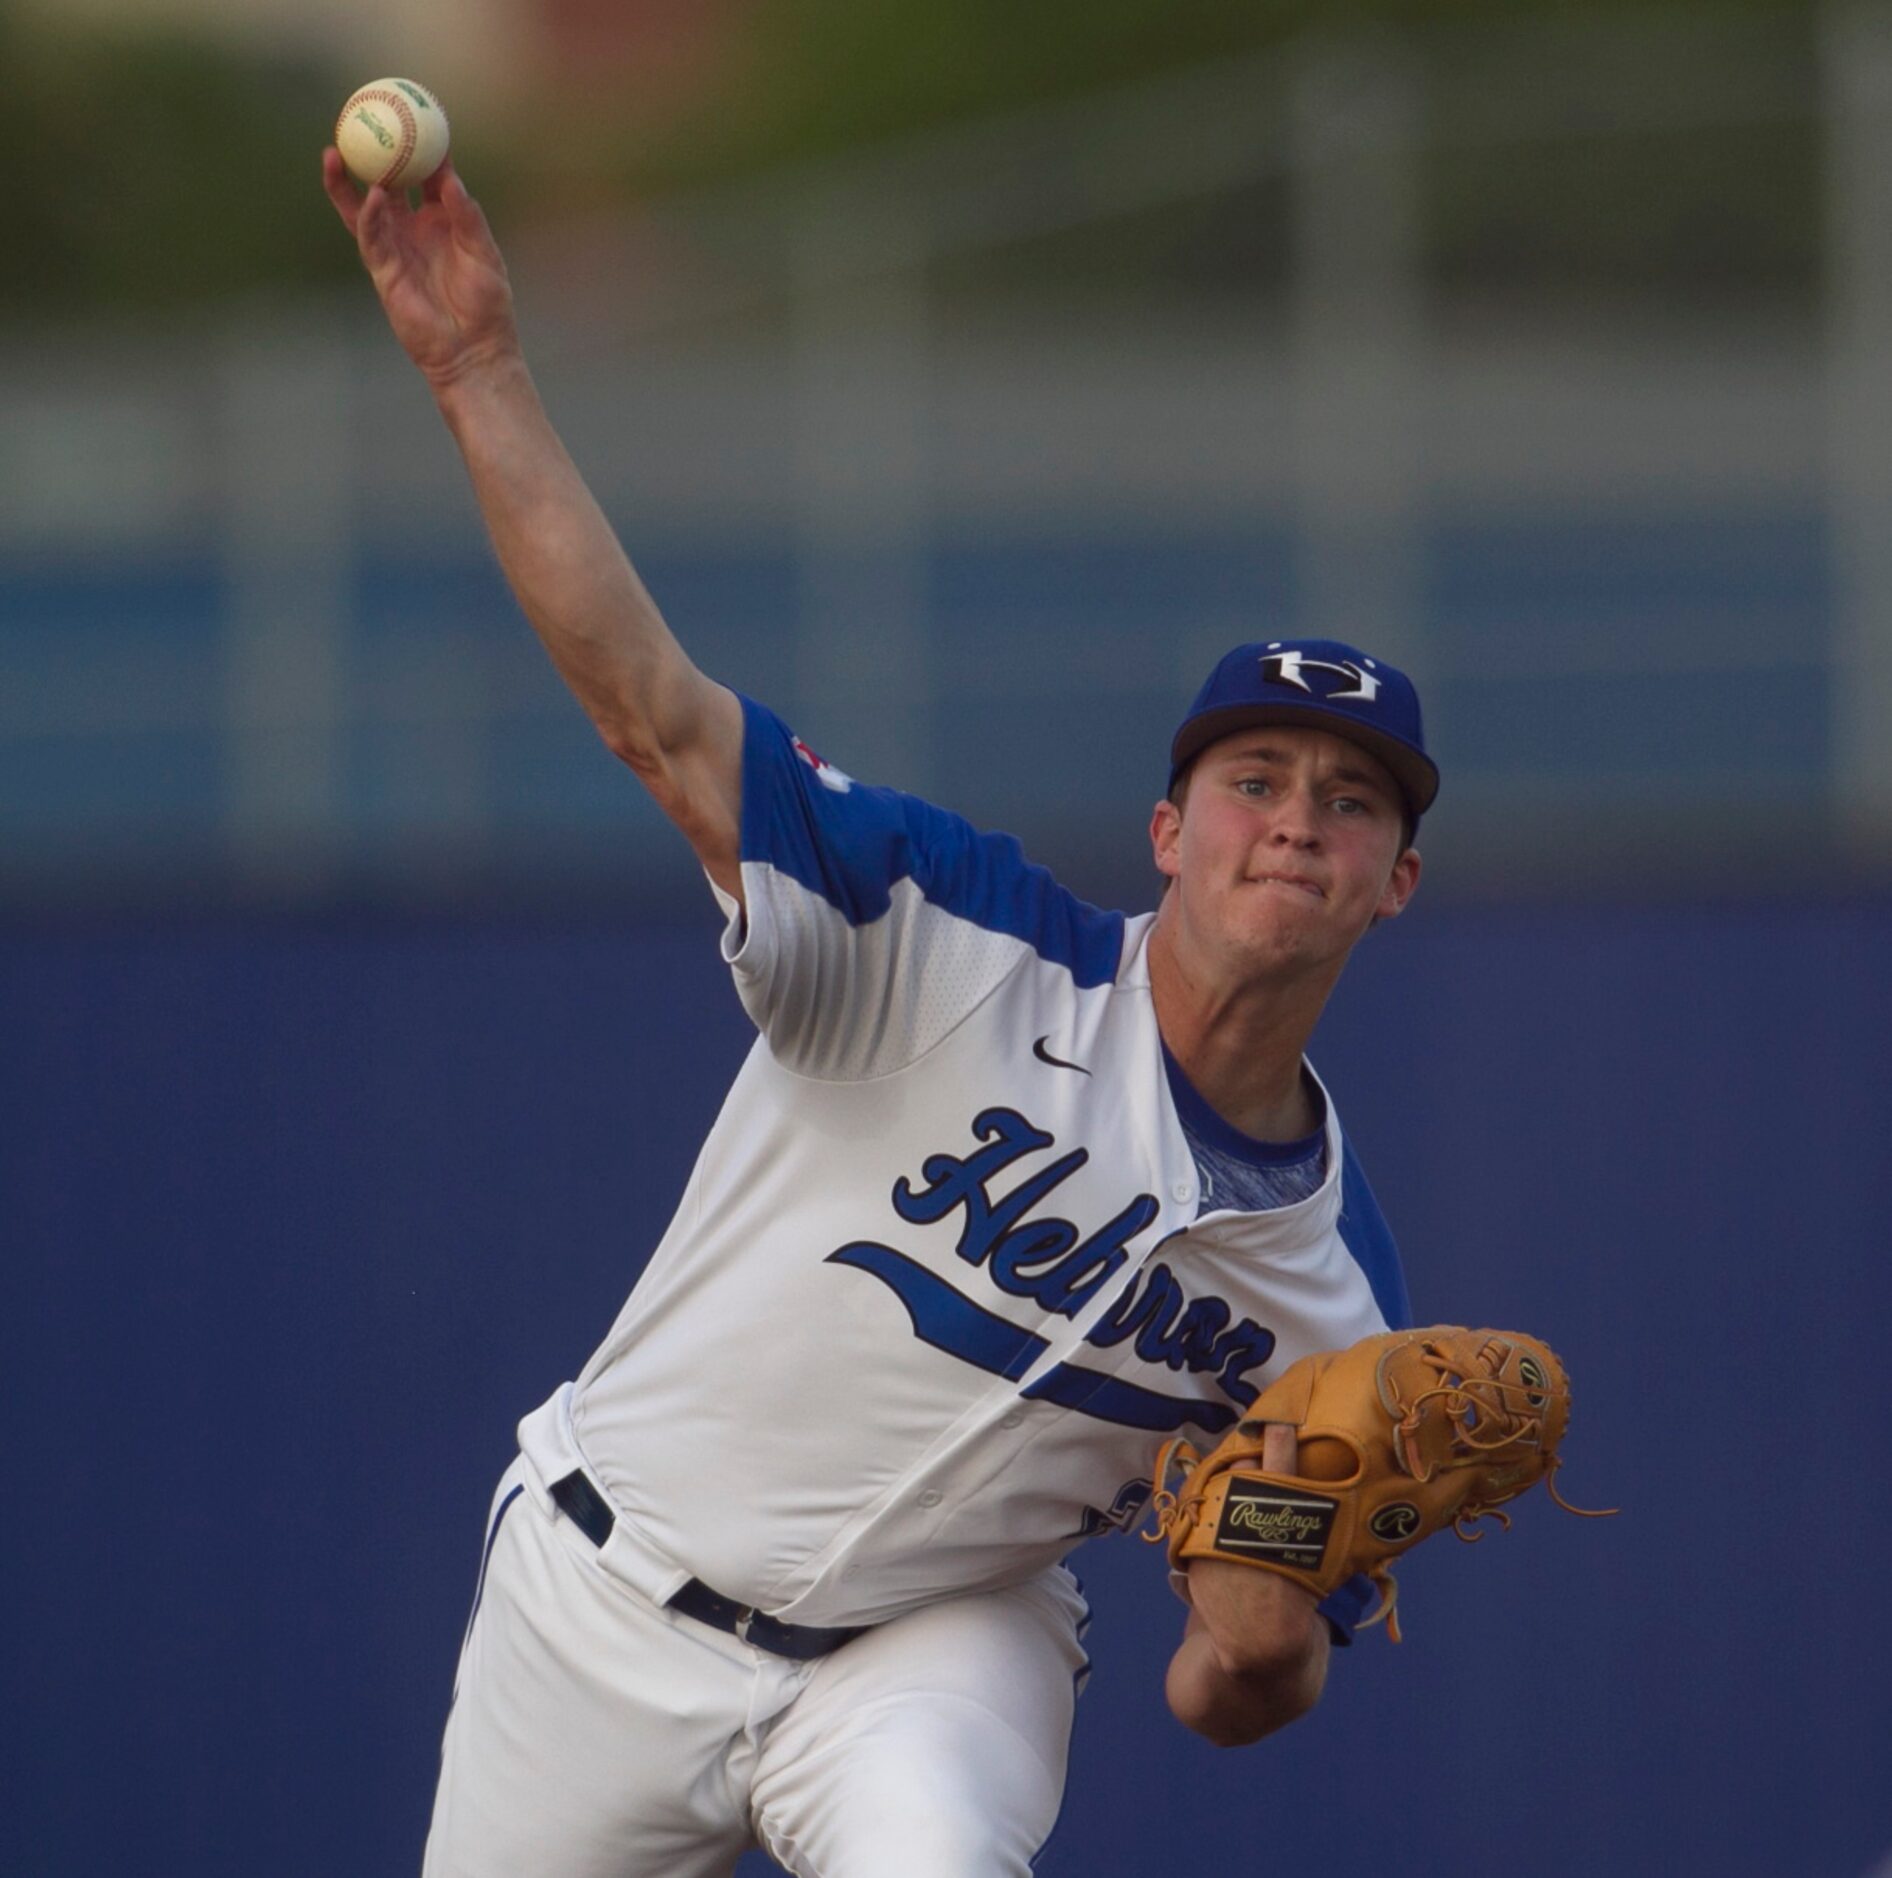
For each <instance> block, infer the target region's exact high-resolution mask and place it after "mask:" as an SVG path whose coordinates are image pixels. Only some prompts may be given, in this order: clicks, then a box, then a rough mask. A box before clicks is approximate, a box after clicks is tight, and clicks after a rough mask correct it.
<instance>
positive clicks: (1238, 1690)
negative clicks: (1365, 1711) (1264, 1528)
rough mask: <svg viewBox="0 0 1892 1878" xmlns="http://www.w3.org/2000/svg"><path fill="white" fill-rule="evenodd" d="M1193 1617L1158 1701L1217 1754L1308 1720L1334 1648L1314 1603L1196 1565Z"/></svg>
mask: <svg viewBox="0 0 1892 1878" xmlns="http://www.w3.org/2000/svg"><path fill="white" fill-rule="evenodd" d="M1189 1594H1190V1599H1191V1609H1190V1612H1189V1622H1188V1625H1187V1627H1186V1628H1185V1630H1184V1632H1183V1640H1182V1643H1181V1645H1180V1647H1179V1648H1178V1649H1177V1651H1176V1654H1175V1655H1174V1656H1173V1657H1172V1658H1171V1659H1170V1664H1169V1673H1168V1675H1167V1677H1166V1678H1165V1681H1164V1694H1165V1695H1166V1697H1167V1698H1168V1701H1169V1706H1170V1712H1171V1713H1172V1714H1173V1715H1174V1716H1175V1717H1176V1719H1177V1720H1178V1721H1180V1722H1181V1723H1182V1724H1183V1725H1184V1726H1185V1727H1187V1728H1192V1729H1194V1730H1195V1732H1196V1733H1197V1734H1199V1735H1203V1736H1205V1737H1206V1738H1207V1739H1208V1740H1210V1741H1213V1742H1214V1743H1215V1744H1216V1745H1217V1746H1218V1747H1242V1746H1246V1745H1247V1744H1248V1743H1249V1742H1251V1741H1259V1740H1260V1739H1261V1738H1262V1737H1263V1736H1264V1735H1270V1734H1273V1733H1274V1732H1275V1730H1276V1729H1278V1728H1285V1727H1286V1726H1287V1724H1288V1723H1289V1722H1291V1721H1296V1720H1298V1719H1299V1718H1300V1717H1301V1716H1303V1715H1305V1714H1306V1713H1307V1712H1308V1711H1309V1710H1310V1709H1311V1708H1313V1707H1314V1705H1315V1704H1316V1703H1317V1702H1318V1701H1319V1700H1320V1697H1321V1691H1322V1690H1323V1689H1324V1688H1325V1687H1326V1684H1327V1662H1328V1654H1329V1650H1330V1648H1331V1640H1330V1638H1329V1636H1328V1633H1327V1623H1326V1620H1325V1619H1324V1618H1323V1617H1322V1616H1321V1615H1320V1613H1319V1611H1318V1610H1317V1609H1316V1607H1315V1602H1314V1599H1313V1597H1312V1595H1311V1594H1310V1593H1308V1592H1306V1591H1303V1590H1302V1589H1301V1587H1300V1586H1299V1585H1296V1584H1293V1583H1291V1582H1290V1581H1289V1580H1288V1579H1286V1578H1283V1577H1281V1576H1279V1575H1277V1574H1275V1573H1272V1572H1264V1571H1258V1570H1256V1569H1255V1568H1253V1567H1252V1566H1248V1565H1231V1564H1224V1563H1221V1562H1220V1561H1217V1560H1213V1559H1197V1560H1196V1561H1195V1562H1194V1563H1193V1564H1192V1565H1191V1566H1190V1568H1189Z"/></svg>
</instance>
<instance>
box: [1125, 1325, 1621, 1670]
mask: <svg viewBox="0 0 1892 1878" xmlns="http://www.w3.org/2000/svg"><path fill="white" fill-rule="evenodd" d="M1569 1421H1570V1382H1569V1379H1568V1377H1566V1376H1565V1374H1564V1368H1563V1365H1562V1364H1561V1363H1560V1362H1559V1361H1558V1360H1557V1358H1556V1356H1555V1355H1554V1354H1553V1353H1552V1352H1551V1350H1550V1349H1549V1348H1548V1346H1546V1345H1545V1344H1543V1343H1540V1342H1539V1341H1538V1340H1537V1339H1536V1338H1535V1337H1527V1336H1524V1335H1522V1334H1520V1333H1518V1332H1515V1331H1505V1330H1465V1329H1461V1328H1460V1327H1459V1326H1458V1325H1456V1324H1435V1325H1433V1326H1432V1327H1431V1328H1430V1329H1426V1330H1397V1331H1389V1332H1387V1333H1386V1334H1384V1335H1382V1336H1378V1337H1366V1338H1363V1339H1362V1340H1361V1341H1360V1342H1358V1343H1356V1344H1354V1345H1353V1346H1352V1347H1351V1348H1350V1349H1346V1350H1329V1351H1323V1352H1321V1353H1320V1354H1318V1355H1315V1356H1304V1357H1302V1358H1301V1360H1300V1361H1299V1362H1298V1363H1294V1364H1292V1365H1290V1366H1289V1368H1287V1369H1286V1370H1284V1371H1283V1372H1282V1374H1281V1375H1280V1376H1279V1377H1278V1378H1277V1379H1276V1380H1275V1381H1274V1383H1272V1384H1271V1385H1270V1386H1269V1387H1268V1388H1267V1389H1266V1390H1265V1391H1264V1392H1263V1393H1262V1394H1261V1396H1260V1397H1259V1398H1258V1399H1257V1400H1256V1402H1255V1404H1254V1406H1253V1407H1252V1408H1250V1410H1249V1411H1248V1413H1247V1415H1246V1416H1244V1417H1243V1419H1242V1420H1241V1421H1239V1422H1238V1423H1237V1424H1236V1425H1235V1426H1234V1427H1233V1428H1231V1429H1230V1430H1229V1432H1228V1434H1227V1435H1226V1436H1224V1437H1223V1439H1222V1442H1221V1444H1220V1445H1219V1446H1218V1447H1216V1448H1215V1449H1214V1450H1213V1452H1211V1453H1210V1454H1208V1455H1206V1456H1204V1455H1202V1454H1200V1453H1198V1452H1197V1451H1196V1449H1195V1448H1193V1447H1191V1446H1190V1445H1189V1443H1188V1442H1187V1441H1184V1440H1181V1439H1177V1440H1174V1441H1170V1442H1168V1443H1166V1444H1165V1445H1164V1447H1163V1448H1162V1450H1161V1451H1160V1452H1159V1453H1158V1455H1157V1457H1156V1490H1155V1494H1154V1496H1153V1497H1152V1499H1151V1501H1150V1510H1151V1513H1152V1515H1153V1516H1154V1518H1155V1520H1156V1531H1155V1532H1153V1533H1146V1534H1145V1535H1144V1537H1145V1538H1147V1539H1150V1540H1153V1541H1154V1540H1167V1541H1168V1544H1169V1557H1170V1563H1171V1564H1172V1565H1177V1566H1181V1565H1183V1564H1184V1563H1185V1562H1186V1561H1188V1560H1189V1559H1192V1558H1218V1559H1228V1560H1231V1561H1233V1562H1235V1563H1237V1564H1242V1565H1258V1566H1260V1567H1261V1568H1262V1569H1263V1570H1265V1571H1273V1572H1280V1573H1281V1574H1282V1575H1283V1576H1285V1577H1288V1578H1292V1579H1293V1580H1294V1581H1295V1582H1296V1583H1297V1584H1300V1585H1304V1586H1305V1587H1306V1588H1307V1589H1308V1590H1309V1591H1312V1592H1313V1593H1314V1594H1315V1595H1316V1596H1317V1597H1325V1596H1326V1595H1327V1594H1328V1593H1329V1592H1330V1591H1332V1590H1334V1589H1335V1588H1336V1587H1338V1586H1340V1585H1342V1584H1344V1583H1345V1582H1346V1581H1347V1580H1348V1579H1349V1578H1351V1577H1353V1576H1354V1575H1355V1573H1364V1574H1365V1575H1366V1576H1367V1577H1368V1578H1370V1579H1371V1580H1372V1582H1373V1584H1374V1586H1375V1587H1376V1589H1377V1590H1378V1591H1379V1594H1380V1602H1379V1608H1378V1609H1377V1610H1376V1611H1375V1612H1374V1613H1373V1615H1372V1616H1371V1617H1370V1618H1368V1619H1367V1620H1366V1621H1367V1622H1368V1623H1378V1622H1379V1621H1380V1619H1381V1618H1386V1619H1387V1620H1388V1622H1387V1626H1386V1628H1387V1634H1388V1635H1390V1636H1391V1637H1392V1639H1393V1641H1394V1642H1395V1643H1397V1642H1398V1641H1399V1620H1398V1619H1397V1617H1395V1616H1394V1615H1393V1603H1394V1600H1395V1598H1396V1597H1397V1596H1398V1586H1397V1585H1396V1584H1395V1583H1394V1582H1393V1574H1392V1570H1391V1561H1392V1560H1393V1559H1395V1558H1397V1557H1398V1556H1399V1555H1400V1554H1401V1553H1402V1552H1406V1551H1409V1550H1411V1548H1412V1547H1413V1546H1415V1545H1417V1544H1418V1543H1419V1541H1420V1540H1421V1539H1424V1538H1426V1537H1427V1536H1428V1535H1429V1534H1431V1533H1435V1532H1438V1531H1439V1530H1440V1529H1441V1528H1442V1527H1445V1526H1450V1527H1452V1528H1453V1529H1454V1530H1455V1531H1456V1532H1457V1533H1458V1536H1459V1537H1460V1538H1461V1539H1466V1540H1475V1539H1480V1538H1482V1537H1483V1536H1484V1535H1483V1534H1482V1533H1479V1532H1474V1531H1473V1530H1472V1527H1473V1526H1474V1525H1475V1524H1476V1523H1477V1522H1478V1521H1479V1520H1480V1519H1483V1518H1484V1517H1485V1516H1486V1515H1488V1514H1489V1515H1490V1516H1491V1517H1492V1518H1493V1519H1496V1520H1498V1521H1499V1522H1500V1523H1501V1524H1502V1525H1506V1526H1508V1525H1509V1524H1510V1523H1511V1520H1510V1516H1509V1514H1507V1513H1504V1512H1501V1511H1500V1510H1499V1508H1500V1506H1501V1505H1502V1503H1503V1502H1504V1501H1506V1500H1515V1499H1516V1498H1517V1497H1518V1495H1519V1494H1521V1493H1523V1492H1525V1491H1526V1490H1527V1489H1528V1488H1530V1487H1533V1486H1535V1485H1536V1484H1537V1482H1538V1481H1540V1480H1542V1481H1546V1482H1547V1483H1548V1484H1549V1489H1550V1496H1551V1498H1552V1499H1553V1500H1555V1501H1556V1502H1557V1504H1558V1505H1559V1506H1561V1507H1563V1508H1564V1510H1565V1511H1566V1512H1570V1513H1578V1514H1581V1515H1582V1516H1583V1517H1584V1518H1586V1519H1590V1518H1603V1517H1605V1516H1606V1513H1605V1511H1598V1512H1595V1513H1590V1512H1586V1511H1585V1509H1584V1508H1582V1507H1579V1506H1572V1505H1571V1504H1570V1503H1569V1501H1567V1500H1566V1499H1564V1498H1563V1496H1562V1495H1561V1494H1559V1493H1558V1491H1557V1483H1556V1478H1555V1477H1556V1472H1557V1468H1558V1466H1559V1465H1560V1461H1559V1456H1558V1453H1557V1446H1558V1443H1559V1442H1561V1441H1562V1439H1563V1436H1564V1430H1565V1428H1566V1427H1567V1426H1568V1425H1569ZM1276 1422H1279V1423H1286V1424H1291V1425H1292V1426H1293V1427H1294V1428H1296V1429H1297V1430H1298V1431H1299V1435H1300V1462H1299V1467H1300V1472H1299V1473H1298V1474H1294V1475H1287V1474H1273V1473H1268V1472H1266V1471H1265V1469H1264V1468H1263V1465H1262V1459H1261V1455H1262V1442H1263V1438H1264V1434H1265V1431H1266V1429H1267V1427H1268V1425H1269V1424H1270V1423H1276ZM1179 1468H1180V1469H1183V1470H1185V1478H1184V1480H1183V1483H1182V1486H1181V1488H1180V1489H1179V1490H1177V1491H1174V1492H1172V1491H1171V1490H1170V1486H1169V1479H1170V1475H1171V1474H1172V1472H1174V1471H1176V1470H1177V1469H1179ZM1614 1510H1615V1509H1614V1508H1610V1509H1607V1511H1608V1512H1613V1511H1614Z"/></svg>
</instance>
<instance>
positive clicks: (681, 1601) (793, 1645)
mask: <svg viewBox="0 0 1892 1878" xmlns="http://www.w3.org/2000/svg"><path fill="white" fill-rule="evenodd" d="M552 1498H553V1500H554V1501H555V1502H556V1504H557V1506H558V1509H559V1511H560V1512H561V1513H563V1514H564V1515H565V1517H566V1518H567V1519H569V1520H570V1521H571V1522H572V1524H573V1525H574V1526H576V1527H577V1528H578V1530H579V1531H580V1532H582V1533H583V1534H584V1535H585V1537H586V1538H587V1539H589V1540H590V1541H591V1543H592V1544H593V1545H596V1546H602V1545H603V1544H604V1542H605V1541H606V1540H607V1539H608V1538H610V1536H611V1528H612V1527H613V1526H615V1525H616V1524H617V1515H616V1514H615V1513H613V1512H612V1511H611V1509H610V1507H608V1506H607V1505H606V1504H605V1501H604V1495H603V1494H601V1493H600V1492H599V1491H598V1489H597V1488H596V1487H594V1486H593V1485H592V1484H591V1482H590V1481H589V1480H588V1479H586V1477H585V1476H584V1475H583V1474H582V1473H576V1474H567V1475H566V1476H565V1478H564V1479H563V1480H561V1481H558V1482H556V1483H555V1484H554V1486H553V1488H552ZM668 1608H669V1609H670V1610H673V1611H681V1612H682V1613H683V1615H684V1616H685V1617H694V1618H695V1619H696V1621H697V1622H698V1623H699V1624H708V1625H709V1626H710V1627H711V1629H713V1630H726V1631H727V1632H728V1633H729V1634H730V1635H731V1636H732V1637H740V1638H741V1639H742V1641H743V1642H744V1643H753V1644H754V1645H755V1646H756V1647H757V1648H758V1649H761V1650H767V1651H769V1652H770V1653H771V1654H772V1655H775V1656H787V1657H792V1658H794V1660H795V1661H796V1662H798V1663H805V1662H808V1661H809V1660H810V1659H812V1658H814V1657H817V1656H826V1655H828V1654H829V1653H830V1652H831V1651H834V1650H838V1649H839V1648H840V1647H841V1645H842V1644H844V1643H851V1642H853V1640H854V1639H855V1638H856V1637H858V1636H859V1635H860V1634H861V1631H862V1630H863V1629H864V1628H866V1626H865V1625H856V1626H854V1627H853V1628H851V1629H849V1628H842V1629H837V1630H824V1629H823V1628H822V1627H821V1626H820V1625H818V1624H784V1623H781V1622H779V1621H778V1620H777V1619H776V1618H773V1617H770V1616H768V1615H767V1614H766V1613H764V1612H762V1611H758V1610H756V1609H755V1608H754V1607H753V1606H752V1605H748V1604H738V1603H737V1602H736V1600H735V1599H734V1598H726V1597H724V1596H723V1594H722V1593H721V1592H720V1591H712V1590H711V1589H710V1588H709V1586H708V1585H706V1584H705V1583H704V1582H703V1581H702V1579H700V1578H692V1579H691V1580H690V1582H689V1583H688V1584H687V1585H685V1586H684V1587H683V1589H682V1590H681V1591H679V1592H678V1593H677V1594H676V1596H675V1597H673V1598H672V1599H671V1600H670V1602H669V1606H668Z"/></svg>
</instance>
